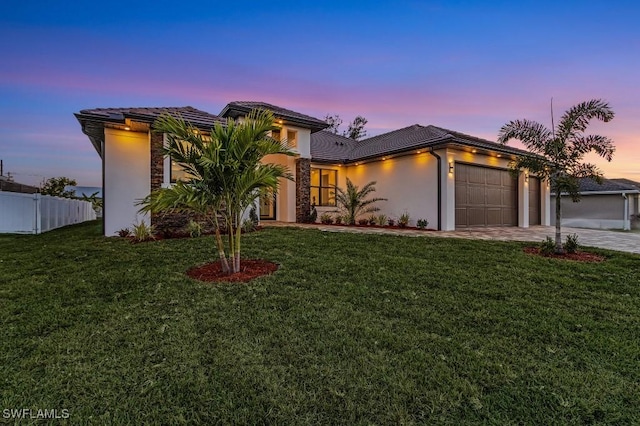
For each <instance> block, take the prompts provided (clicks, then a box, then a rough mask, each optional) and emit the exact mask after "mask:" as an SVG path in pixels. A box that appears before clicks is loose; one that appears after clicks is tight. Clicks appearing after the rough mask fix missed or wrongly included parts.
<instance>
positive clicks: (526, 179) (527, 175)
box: [524, 173, 529, 182]
mask: <svg viewBox="0 0 640 426" xmlns="http://www.w3.org/2000/svg"><path fill="white" fill-rule="evenodd" d="M524 181H525V182H529V173H525V174H524Z"/></svg>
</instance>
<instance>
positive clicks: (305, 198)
mask: <svg viewBox="0 0 640 426" xmlns="http://www.w3.org/2000/svg"><path fill="white" fill-rule="evenodd" d="M310 209H311V159H309V158H298V159H297V160H296V222H298V223H301V222H304V221H305V220H306V218H307V215H308V214H309V210H310Z"/></svg>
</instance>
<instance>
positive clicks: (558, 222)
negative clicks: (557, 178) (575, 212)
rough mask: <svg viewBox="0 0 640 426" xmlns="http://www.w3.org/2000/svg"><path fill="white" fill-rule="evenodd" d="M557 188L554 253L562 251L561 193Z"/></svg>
mask: <svg viewBox="0 0 640 426" xmlns="http://www.w3.org/2000/svg"><path fill="white" fill-rule="evenodd" d="M561 194H562V193H561V191H560V189H559V188H556V253H558V254H562V253H564V248H563V247H562V231H561V230H560V226H561V225H562V224H561V222H562V195H561Z"/></svg>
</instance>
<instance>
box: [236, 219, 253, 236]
mask: <svg viewBox="0 0 640 426" xmlns="http://www.w3.org/2000/svg"><path fill="white" fill-rule="evenodd" d="M240 227H241V228H242V232H244V233H249V232H253V231H255V230H256V224H255V223H254V222H253V220H252V219H251V218H248V219H245V220H243V221H242V224H241V225H240Z"/></svg>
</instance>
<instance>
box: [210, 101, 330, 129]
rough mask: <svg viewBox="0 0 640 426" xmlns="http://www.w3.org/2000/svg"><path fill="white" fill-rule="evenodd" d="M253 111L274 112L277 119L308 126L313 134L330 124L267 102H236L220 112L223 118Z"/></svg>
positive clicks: (230, 103)
mask: <svg viewBox="0 0 640 426" xmlns="http://www.w3.org/2000/svg"><path fill="white" fill-rule="evenodd" d="M253 109H263V110H269V111H271V112H273V114H274V115H275V116H276V117H281V118H283V119H285V120H289V121H291V122H293V123H298V124H303V125H306V126H308V127H309V128H310V129H311V131H312V132H317V131H320V130H322V129H324V128H326V127H327V126H328V124H327V123H326V122H325V121H323V120H319V119H317V118H315V117H311V116H310V115H306V114H302V113H299V112H296V111H292V110H290V109H286V108H282V107H279V106H277V105H272V104H269V103H266V102H256V101H234V102H229V103H228V104H227V106H225V107H224V108H223V109H222V111H221V112H220V116H221V117H233V118H235V117H237V116H238V115H244V114H246V113H248V112H250V111H251V110H253Z"/></svg>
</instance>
